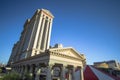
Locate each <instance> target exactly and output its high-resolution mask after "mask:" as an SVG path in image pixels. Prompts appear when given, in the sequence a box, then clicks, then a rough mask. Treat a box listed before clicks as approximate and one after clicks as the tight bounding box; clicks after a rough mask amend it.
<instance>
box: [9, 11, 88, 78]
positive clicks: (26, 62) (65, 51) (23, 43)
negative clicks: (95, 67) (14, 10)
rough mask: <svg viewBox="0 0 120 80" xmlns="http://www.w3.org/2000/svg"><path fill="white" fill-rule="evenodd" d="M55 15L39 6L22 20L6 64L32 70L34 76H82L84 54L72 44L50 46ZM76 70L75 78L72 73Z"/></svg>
mask: <svg viewBox="0 0 120 80" xmlns="http://www.w3.org/2000/svg"><path fill="white" fill-rule="evenodd" d="M53 18H54V16H53V15H52V14H51V12H50V11H48V10H46V9H41V10H40V9H38V10H37V11H36V12H35V14H34V15H33V17H32V18H31V19H28V20H27V21H26V22H25V24H24V29H23V32H22V33H21V37H20V39H19V41H18V42H17V43H16V44H15V45H14V47H13V49H12V54H11V56H10V59H9V62H8V65H10V66H11V67H12V69H13V70H15V71H17V72H19V73H20V74H22V75H24V73H31V74H33V75H34V76H33V77H34V78H35V79H36V80H65V79H67V80H83V66H84V65H85V63H86V59H85V56H84V55H83V54H80V53H78V52H77V51H76V50H75V49H73V48H72V47H65V48H64V47H63V46H62V45H58V44H57V45H55V47H51V48H50V47H49V46H50V35H51V28H52V21H53ZM76 71H78V72H79V76H78V78H76V77H75V73H76Z"/></svg>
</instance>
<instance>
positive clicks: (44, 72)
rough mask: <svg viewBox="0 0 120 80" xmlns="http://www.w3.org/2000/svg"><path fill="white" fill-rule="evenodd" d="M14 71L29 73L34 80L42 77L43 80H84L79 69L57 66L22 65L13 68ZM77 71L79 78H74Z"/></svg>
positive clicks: (39, 79) (81, 70)
mask: <svg viewBox="0 0 120 80" xmlns="http://www.w3.org/2000/svg"><path fill="white" fill-rule="evenodd" d="M14 70H15V71H17V72H19V73H21V74H22V75H23V74H24V73H31V75H32V76H33V77H34V79H35V80H41V76H42V77H43V76H44V79H45V80H53V79H56V80H84V79H83V69H82V68H81V67H74V66H72V67H69V66H63V65H61V66H57V65H48V66H41V65H35V64H33V65H26V66H25V65H24V66H17V67H14ZM77 70H78V71H79V76H77V77H76V71H77Z"/></svg>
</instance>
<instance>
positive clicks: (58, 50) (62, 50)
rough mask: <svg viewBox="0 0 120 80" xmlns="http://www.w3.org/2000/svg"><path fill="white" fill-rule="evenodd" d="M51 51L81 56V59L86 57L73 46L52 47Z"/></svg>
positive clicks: (76, 56)
mask: <svg viewBox="0 0 120 80" xmlns="http://www.w3.org/2000/svg"><path fill="white" fill-rule="evenodd" d="M50 51H52V52H54V53H60V54H63V55H67V56H70V57H74V58H79V59H82V58H83V57H84V56H83V54H80V53H78V52H77V51H76V50H75V49H73V48H52V49H50Z"/></svg>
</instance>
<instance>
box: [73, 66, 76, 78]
mask: <svg viewBox="0 0 120 80" xmlns="http://www.w3.org/2000/svg"><path fill="white" fill-rule="evenodd" d="M72 80H76V79H75V67H73V69H72Z"/></svg>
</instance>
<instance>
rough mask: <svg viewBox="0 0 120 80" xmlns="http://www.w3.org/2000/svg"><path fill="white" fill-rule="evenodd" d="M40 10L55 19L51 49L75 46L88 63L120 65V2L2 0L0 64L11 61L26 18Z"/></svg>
mask: <svg viewBox="0 0 120 80" xmlns="http://www.w3.org/2000/svg"><path fill="white" fill-rule="evenodd" d="M41 8H44V9H48V10H49V11H50V12H51V13H52V14H53V15H54V17H55V18H54V20H53V25H52V33H51V41H50V44H51V46H54V45H55V44H56V43H60V44H63V46H64V47H73V48H74V49H75V50H77V51H78V52H79V53H80V54H84V55H85V56H86V60H87V64H93V62H99V61H107V60H117V61H119V62H120V0H0V37H1V38H0V62H2V63H7V62H8V60H9V57H10V54H11V51H12V47H13V45H14V43H16V42H17V41H18V40H19V38H20V35H21V32H22V30H23V25H24V23H25V21H26V19H28V18H31V17H32V16H33V14H34V13H35V11H36V10H37V9H41Z"/></svg>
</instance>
